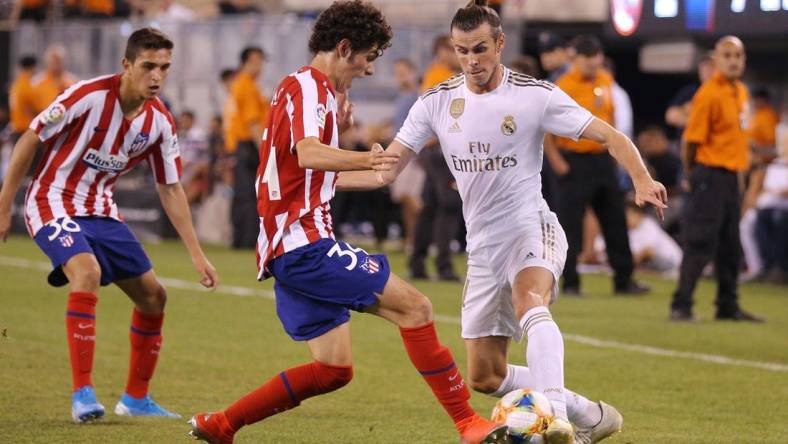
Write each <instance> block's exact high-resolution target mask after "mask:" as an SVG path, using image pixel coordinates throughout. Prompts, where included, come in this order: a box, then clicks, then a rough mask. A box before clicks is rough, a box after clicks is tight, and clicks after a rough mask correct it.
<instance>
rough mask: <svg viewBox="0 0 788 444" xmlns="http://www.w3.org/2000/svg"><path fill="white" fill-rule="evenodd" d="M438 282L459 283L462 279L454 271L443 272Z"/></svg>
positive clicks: (439, 274) (439, 275)
mask: <svg viewBox="0 0 788 444" xmlns="http://www.w3.org/2000/svg"><path fill="white" fill-rule="evenodd" d="M438 280H439V281H444V282H459V281H460V277H459V276H457V274H456V273H454V270H443V271H441V272H440V273H438Z"/></svg>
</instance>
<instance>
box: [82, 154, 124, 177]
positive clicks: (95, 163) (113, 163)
mask: <svg viewBox="0 0 788 444" xmlns="http://www.w3.org/2000/svg"><path fill="white" fill-rule="evenodd" d="M82 161H83V162H85V163H86V164H87V165H88V166H89V167H91V168H93V169H95V170H99V171H104V172H107V173H120V172H121V171H123V168H126V164H128V163H129V159H128V158H127V157H126V156H118V155H115V154H105V153H102V152H100V151H98V150H95V149H93V148H91V149H89V150H88V151H87V152H86V153H85V156H84V157H83V158H82Z"/></svg>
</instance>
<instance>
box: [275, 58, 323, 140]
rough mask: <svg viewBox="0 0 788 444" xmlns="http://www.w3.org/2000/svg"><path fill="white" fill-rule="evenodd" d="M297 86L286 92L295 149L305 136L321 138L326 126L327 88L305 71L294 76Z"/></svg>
mask: <svg viewBox="0 0 788 444" xmlns="http://www.w3.org/2000/svg"><path fill="white" fill-rule="evenodd" d="M296 79H297V80H298V82H297V85H298V86H297V87H295V88H290V91H289V92H288V93H286V98H285V99H286V100H287V114H288V116H289V117H290V128H291V129H292V135H293V137H292V146H291V147H290V149H291V150H295V146H296V144H298V142H300V141H302V140H304V139H306V138H307V137H317V138H318V139H321V140H322V139H323V132H324V131H325V127H326V116H327V115H328V113H329V112H330V110H329V108H328V90H327V89H326V88H325V87H324V86H321V85H319V84H318V82H317V81H316V80H315V79H314V78H313V77H312V76H311V74H310V73H309V72H308V71H307V72H305V73H299V74H298V75H297V76H296Z"/></svg>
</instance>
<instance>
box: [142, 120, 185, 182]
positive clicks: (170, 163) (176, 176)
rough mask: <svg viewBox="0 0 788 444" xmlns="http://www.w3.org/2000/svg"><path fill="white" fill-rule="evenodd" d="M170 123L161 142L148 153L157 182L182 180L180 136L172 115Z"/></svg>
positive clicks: (163, 133)
mask: <svg viewBox="0 0 788 444" xmlns="http://www.w3.org/2000/svg"><path fill="white" fill-rule="evenodd" d="M168 121H169V125H168V126H167V128H165V129H164V130H163V131H162V135H161V143H159V145H158V146H154V147H153V149H152V150H151V153H150V154H149V155H148V163H149V164H150V166H151V169H152V170H153V177H154V178H155V179H156V183H158V184H161V185H172V184H174V183H178V182H180V180H181V175H182V173H183V168H182V166H181V152H180V148H179V147H178V136H177V134H176V133H175V125H174V123H172V122H173V121H172V117H169V119H168Z"/></svg>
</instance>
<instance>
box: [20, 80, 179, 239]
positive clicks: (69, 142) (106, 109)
mask: <svg viewBox="0 0 788 444" xmlns="http://www.w3.org/2000/svg"><path fill="white" fill-rule="evenodd" d="M120 79H121V76H120V75H119V74H117V75H110V76H103V77H97V78H94V79H90V80H85V81H83V82H79V83H77V84H75V85H73V86H72V87H70V88H69V89H67V90H66V91H65V92H64V93H63V94H61V95H60V96H58V98H57V99H55V101H54V102H53V103H52V104H51V105H49V107H48V108H47V109H45V110H44V111H42V112H41V114H39V115H38V116H37V117H36V118H35V119H33V121H32V122H31V123H30V128H31V129H32V130H33V131H35V132H36V134H37V135H38V137H39V139H41V141H42V142H43V143H44V148H45V152H44V156H43V158H42V159H41V162H40V163H39V164H38V167H37V168H36V171H35V174H34V175H33V181H32V182H31V183H30V187H29V188H28V190H27V197H26V199H25V207H26V208H25V218H26V220H27V227H28V231H29V232H30V234H31V235H35V233H36V232H38V230H39V229H41V227H42V226H44V225H45V224H47V223H49V222H50V221H52V220H55V219H58V218H60V217H64V216H70V217H75V216H97V217H111V218H113V219H117V220H122V216H121V215H120V213H119V212H118V207H117V206H116V205H115V202H114V201H113V199H112V191H113V189H114V188H115V181H117V179H118V177H120V176H121V175H123V174H125V173H126V172H128V171H130V170H131V169H132V168H134V166H136V165H137V164H138V163H140V162H141V161H142V160H146V161H147V162H148V163H149V164H150V165H151V167H152V169H153V173H154V176H155V178H156V181H157V182H158V183H160V184H172V183H176V182H178V181H179V180H180V175H181V161H180V154H179V151H178V139H177V136H176V135H175V123H174V121H173V119H172V116H171V115H170V113H169V111H167V109H166V108H165V107H164V104H163V103H162V102H161V100H159V99H158V98H153V99H149V100H147V101H146V102H145V103H144V105H143V108H142V111H141V112H140V113H139V114H138V115H137V116H136V117H134V118H133V119H131V120H128V119H126V118H124V116H123V112H122V111H121V107H120V100H119V97H120V95H119V89H120Z"/></svg>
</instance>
